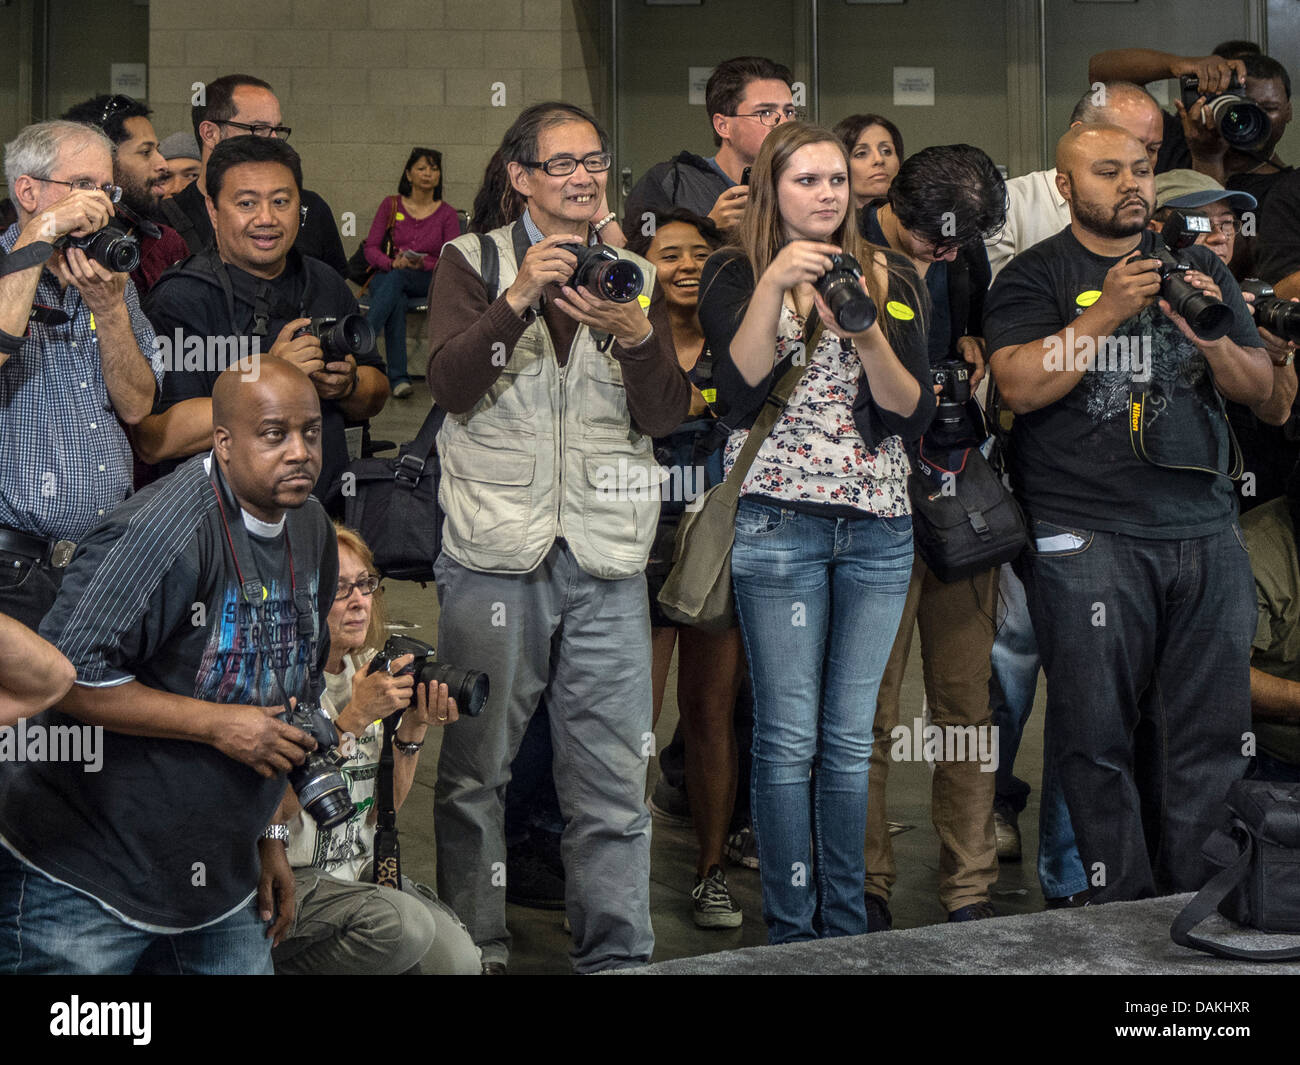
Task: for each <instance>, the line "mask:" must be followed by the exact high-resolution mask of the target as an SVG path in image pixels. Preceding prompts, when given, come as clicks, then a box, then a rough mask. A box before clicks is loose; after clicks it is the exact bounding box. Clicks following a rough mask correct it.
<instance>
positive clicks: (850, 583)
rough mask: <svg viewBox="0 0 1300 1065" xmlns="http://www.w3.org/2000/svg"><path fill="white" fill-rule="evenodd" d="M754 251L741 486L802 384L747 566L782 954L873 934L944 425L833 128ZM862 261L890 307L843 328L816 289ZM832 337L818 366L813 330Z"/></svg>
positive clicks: (787, 162)
mask: <svg viewBox="0 0 1300 1065" xmlns="http://www.w3.org/2000/svg"><path fill="white" fill-rule="evenodd" d="M749 189H750V192H749V196H750V201H749V206H748V207H747V209H746V211H745V216H744V219H743V220H742V222H741V225H740V228H739V232H738V237H737V240H738V246H733V247H731V248H726V249H723V250H722V251H720V252H717V253H716V254H714V255H713V256H712V257H711V258H710V259H709V261H708V263H707V264H706V266H705V269H704V274H703V277H702V278H701V282H700V289H701V292H702V295H701V297H700V309H699V315H700V322H701V324H702V325H703V327H704V333H705V336H706V338H707V340H708V344H709V348H710V350H711V351H712V352H713V353H714V356H715V358H716V359H717V365H716V369H715V380H716V382H717V386H718V399H719V401H720V403H721V404H722V405H723V407H724V409H725V411H726V414H725V417H726V420H727V422H728V424H730V425H732V426H733V427H735V426H739V428H738V429H736V431H734V432H732V434H731V436H730V439H729V440H728V443H727V449H726V458H725V465H726V468H727V470H728V472H729V471H730V469H731V467H732V465H733V464H734V463H735V461H736V459H737V456H738V455H739V454H740V451H741V448H742V447H743V445H744V442H745V439H746V437H747V435H748V427H749V426H752V425H753V424H754V421H755V419H756V416H757V415H758V413H759V411H760V409H761V408H762V407H763V404H764V400H765V398H766V397H767V396H768V393H769V392H770V391H771V389H772V387H773V385H774V384H775V382H777V381H779V380H780V379H781V377H782V376H783V375H784V374H785V373H786V371H787V370H789V369H790V368H791V367H792V366H803V367H804V369H803V373H802V377H801V378H800V379H799V380H798V382H797V384H796V385H795V387H794V390H793V392H792V393H791V396H790V399H789V401H788V402H787V403H786V404H785V407H784V409H783V410H782V411H781V413H780V415H779V417H778V418H777V421H776V424H775V426H774V427H773V428H772V430H771V432H770V433H769V434H768V436H767V437H766V439H765V440H764V441H763V443H762V445H761V446H760V447H759V449H758V452H757V455H756V457H755V459H754V461H753V463H752V465H751V466H750V468H749V471H748V473H747V474H746V475H745V479H744V482H743V484H742V487H741V496H740V506H739V511H738V513H737V516H736V536H735V543H734V546H733V547H732V552H731V566H732V578H733V582H734V585H735V599H736V612H737V614H738V616H739V619H740V628H741V633H742V635H743V637H744V642H745V650H746V653H747V655H748V657H749V663H750V669H751V671H752V673H753V680H754V698H755V708H754V743H753V752H754V770H753V778H752V792H753V816H754V831H755V834H756V835H757V837H758V851H759V869H760V873H761V876H762V884H763V916H764V918H765V920H766V921H767V926H768V938H769V940H770V941H771V942H773V943H784V942H791V941H795V940H804V939H814V938H817V937H819V936H840V935H856V934H858V933H862V932H865V931H866V930H867V919H866V910H865V907H864V905H863V896H862V891H863V856H862V839H863V834H864V830H865V825H866V808H867V764H868V760H869V758H870V756H871V719H872V714H873V710H874V707H875V703H876V691H877V688H878V687H879V684H880V677H881V672H882V671H883V669H884V666H885V662H886V660H887V659H888V657H889V650H890V647H891V646H892V644H893V641H894V634H895V631H896V630H897V628H898V622H899V618H900V617H901V615H902V611H903V604H904V601H905V600H906V597H907V585H908V576H909V574H910V572H911V565H912V519H911V508H910V505H909V502H908V498H907V487H906V481H907V473H908V462H907V457H906V455H905V454H904V451H903V441H904V440H905V439H912V438H915V437H916V436H919V434H920V433H921V431H922V430H923V429H924V428H925V426H926V425H927V424H928V422H929V421H930V418H931V417H932V416H933V412H934V394H933V392H932V391H931V389H930V386H929V383H928V371H927V366H926V358H925V333H924V319H925V317H926V306H925V302H924V299H925V298H924V295H923V294H922V291H921V290H920V287H919V285H918V284H917V282H916V276H915V273H914V272H913V271H912V270H911V269H910V267H909V266H908V264H907V263H906V261H905V260H903V259H901V257H899V256H897V255H895V254H893V253H891V252H888V251H886V250H884V249H880V248H875V247H872V246H871V245H869V244H866V243H865V242H864V241H863V240H862V239H861V238H860V237H859V236H858V234H857V231H856V229H855V227H854V219H853V212H852V210H851V209H850V208H851V201H850V185H849V160H848V157H847V154H846V153H845V151H844V147H843V145H842V144H841V143H840V141H839V140H838V139H837V138H836V137H835V135H834V134H833V133H831V132H830V131H829V130H825V129H821V128H819V127H816V126H810V125H807V124H805V123H800V122H795V123H790V124H783V125H781V126H780V127H779V128H777V129H776V130H775V131H773V132H772V133H771V134H769V135H768V137H767V139H766V140H764V141H763V147H762V149H761V150H760V152H759V154H758V158H757V159H756V160H755V162H754V168H753V172H752V174H751V176H750V186H749ZM841 252H843V253H847V254H848V255H851V256H853V257H854V258H855V259H857V260H858V261H859V262H860V263H861V264H862V267H863V272H864V275H865V276H864V277H863V278H860V279H859V280H858V282H857V284H859V285H861V287H862V288H863V289H864V290H865V292H866V293H867V294H868V295H869V296H870V297H871V299H872V301H873V302H874V304H875V306H876V307H877V308H879V312H880V314H879V318H878V319H877V320H876V321H875V322H874V323H873V324H871V325H870V327H869V328H866V329H861V330H860V331H856V332H855V331H851V330H850V329H848V328H846V327H844V326H841V325H838V324H837V323H836V320H835V318H834V316H833V315H832V313H831V312H830V311H829V310H828V308H827V305H826V302H825V301H824V300H823V299H822V296H821V295H819V294H818V292H817V290H816V288H815V287H814V286H815V284H816V283H817V282H818V281H819V280H820V279H821V278H822V277H823V275H825V274H826V273H827V271H829V270H830V269H831V268H832V259H831V256H832V255H837V254H840V253H841ZM814 311H815V312H816V314H817V315H818V316H819V317H820V321H821V330H820V333H817V332H815V331H812V330H809V331H808V335H809V336H811V337H817V338H818V339H816V340H815V342H813V343H810V344H809V347H810V348H811V351H810V352H809V353H808V354H807V355H805V353H804V351H805V349H804V337H805V329H806V327H807V324H808V318H809V315H810V314H812V313H813V312H814Z"/></svg>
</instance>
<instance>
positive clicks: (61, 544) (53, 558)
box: [50, 540, 77, 569]
mask: <svg viewBox="0 0 1300 1065" xmlns="http://www.w3.org/2000/svg"><path fill="white" fill-rule="evenodd" d="M76 550H77V545H76V544H74V543H73V542H72V541H71V540H59V541H57V542H56V543H55V544H54V546H53V547H52V548H50V565H51V566H52V567H53V568H54V569H63V568H65V567H66V566H67V564H68V563H69V562H71V561H72V555H73V553H74V552H75V551H76Z"/></svg>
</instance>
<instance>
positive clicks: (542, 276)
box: [505, 233, 586, 315]
mask: <svg viewBox="0 0 1300 1065" xmlns="http://www.w3.org/2000/svg"><path fill="white" fill-rule="evenodd" d="M585 241H586V238H585V237H580V236H578V235H577V234H576V233H557V234H556V235H555V236H553V237H546V238H544V239H543V240H539V241H538V242H537V243H536V244H534V245H533V246H532V247H531V248H529V249H528V253H527V254H526V255H525V256H524V261H523V262H522V263H520V264H519V273H518V275H517V276H516V277H515V280H514V284H512V285H511V286H510V287H509V288H508V289H506V293H505V295H506V302H507V303H508V304H510V309H511V310H513V311H514V312H515V314H519V315H522V314H523V313H524V312H525V311H526V310H528V308H529V307H531V306H532V305H533V304H535V303H536V302H537V299H538V297H539V296H541V294H542V289H544V288H545V287H546V286H547V285H549V284H551V283H552V282H554V283H556V284H562V283H563V282H565V281H568V280H569V278H571V277H572V276H573V271H574V270H575V269H576V268H577V265H578V257H577V256H576V255H574V254H573V252H571V251H565V250H564V249H562V248H561V247H560V245H561V244H583V243H585Z"/></svg>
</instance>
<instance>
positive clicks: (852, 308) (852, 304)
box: [813, 252, 876, 333]
mask: <svg viewBox="0 0 1300 1065" xmlns="http://www.w3.org/2000/svg"><path fill="white" fill-rule="evenodd" d="M830 260H831V268H830V269H829V270H827V271H826V273H824V274H822V276H821V277H819V278H818V279H817V280H816V281H815V282H813V287H814V288H816V289H817V293H818V295H820V296H821V298H822V299H824V300H825V301H826V306H827V307H829V308H830V310H831V314H833V315H834V316H835V324H836V325H837V326H839V327H840V328H841V329H843V330H844V331H845V332H846V333H862V332H865V331H866V330H868V329H870V328H871V327H872V325H874V324H875V321H876V304H875V301H874V300H872V298H871V297H870V296H868V295H867V294H866V293H865V292H864V291H863V290H862V267H861V266H859V265H858V260H857V259H855V258H853V256H852V255H846V254H844V253H843V252H841V253H840V254H838V255H832V256H830Z"/></svg>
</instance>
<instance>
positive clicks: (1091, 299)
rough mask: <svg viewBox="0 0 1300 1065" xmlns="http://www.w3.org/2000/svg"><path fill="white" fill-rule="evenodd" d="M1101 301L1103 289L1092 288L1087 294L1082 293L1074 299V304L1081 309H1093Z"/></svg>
mask: <svg viewBox="0 0 1300 1065" xmlns="http://www.w3.org/2000/svg"><path fill="white" fill-rule="evenodd" d="M1099 299H1101V289H1097V288H1090V289H1088V291H1087V292H1080V293H1079V294H1078V295H1077V296H1075V297H1074V302H1075V303H1077V304H1078V305H1079V306H1080V307H1091V306H1092V305H1093V304H1094V303H1096V302H1097V301H1098V300H1099Z"/></svg>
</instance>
